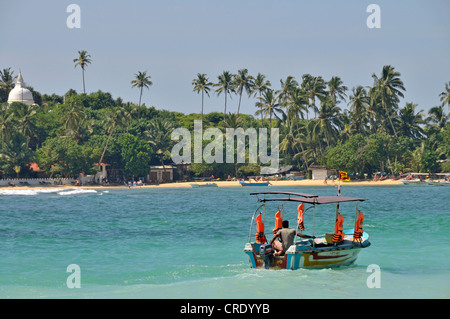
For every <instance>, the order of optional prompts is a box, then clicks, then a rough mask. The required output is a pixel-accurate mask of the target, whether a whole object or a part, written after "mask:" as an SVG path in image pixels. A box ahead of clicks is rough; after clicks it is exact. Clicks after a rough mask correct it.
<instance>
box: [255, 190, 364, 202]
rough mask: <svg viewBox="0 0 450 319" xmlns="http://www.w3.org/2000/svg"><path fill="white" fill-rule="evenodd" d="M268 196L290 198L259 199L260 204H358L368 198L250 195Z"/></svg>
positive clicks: (291, 194)
mask: <svg viewBox="0 0 450 319" xmlns="http://www.w3.org/2000/svg"><path fill="white" fill-rule="evenodd" d="M266 194H267V195H268V194H280V195H288V197H282V198H259V197H258V200H259V201H260V202H289V201H290V202H300V203H307V204H312V205H320V204H332V203H342V202H357V201H365V200H367V199H366V198H356V197H346V196H318V195H312V194H301V193H290V192H262V193H250V195H266Z"/></svg>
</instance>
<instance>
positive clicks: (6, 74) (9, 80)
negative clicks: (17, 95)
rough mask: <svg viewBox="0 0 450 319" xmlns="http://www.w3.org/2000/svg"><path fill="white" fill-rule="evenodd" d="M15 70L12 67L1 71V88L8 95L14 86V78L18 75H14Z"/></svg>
mask: <svg viewBox="0 0 450 319" xmlns="http://www.w3.org/2000/svg"><path fill="white" fill-rule="evenodd" d="M13 74H14V71H11V68H7V69H3V71H0V88H2V89H4V90H5V93H6V96H8V93H9V91H11V90H12V89H13V88H14V83H13V82H14V80H15V78H17V76H13Z"/></svg>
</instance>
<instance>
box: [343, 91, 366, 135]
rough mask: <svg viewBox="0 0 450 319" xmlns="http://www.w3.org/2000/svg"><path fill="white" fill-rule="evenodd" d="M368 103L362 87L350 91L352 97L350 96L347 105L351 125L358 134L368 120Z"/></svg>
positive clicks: (362, 130) (361, 131)
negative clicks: (350, 116) (351, 121)
mask: <svg viewBox="0 0 450 319" xmlns="http://www.w3.org/2000/svg"><path fill="white" fill-rule="evenodd" d="M369 102H370V100H369V97H368V96H367V91H366V89H365V88H364V87H363V86H361V85H358V86H357V87H356V88H355V87H354V88H353V89H352V95H350V100H349V102H348V105H350V112H351V115H352V118H353V124H354V126H355V130H356V132H358V133H363V132H364V123H365V122H366V120H367V118H368V116H367V114H368V109H369Z"/></svg>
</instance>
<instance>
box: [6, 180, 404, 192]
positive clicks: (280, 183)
mask: <svg viewBox="0 0 450 319" xmlns="http://www.w3.org/2000/svg"><path fill="white" fill-rule="evenodd" d="M191 183H194V184H206V183H207V182H180V183H165V184H160V185H146V186H131V188H133V189H134V188H191ZM209 183H211V182H209ZM214 183H216V184H217V186H218V187H241V185H240V184H239V182H234V181H214ZM400 184H402V182H401V181H399V180H397V181H394V180H385V181H377V182H374V181H354V182H352V181H350V182H341V186H387V185H400ZM337 185H338V182H337V181H335V182H333V181H328V182H327V184H324V182H323V181H317V180H301V181H292V180H290V181H270V186H337ZM48 188H61V189H67V188H70V189H73V188H82V189H120V188H128V186H95V185H87V186H72V185H49V186H43V185H35V186H33V185H31V186H14V187H11V186H2V187H0V189H2V190H5V189H11V190H12V189H48Z"/></svg>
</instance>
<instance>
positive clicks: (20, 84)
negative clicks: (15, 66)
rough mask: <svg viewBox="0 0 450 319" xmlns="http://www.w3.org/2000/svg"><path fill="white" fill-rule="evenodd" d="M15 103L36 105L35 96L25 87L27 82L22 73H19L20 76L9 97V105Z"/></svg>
mask: <svg viewBox="0 0 450 319" xmlns="http://www.w3.org/2000/svg"><path fill="white" fill-rule="evenodd" d="M14 102H20V103H24V104H27V105H32V104H35V103H34V100H33V94H32V93H31V91H30V90H28V89H27V88H26V87H25V82H24V81H23V78H22V72H21V71H19V75H18V76H17V80H16V85H15V86H14V89H12V90H11V91H10V92H9V95H8V104H9V105H11V103H14Z"/></svg>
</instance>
